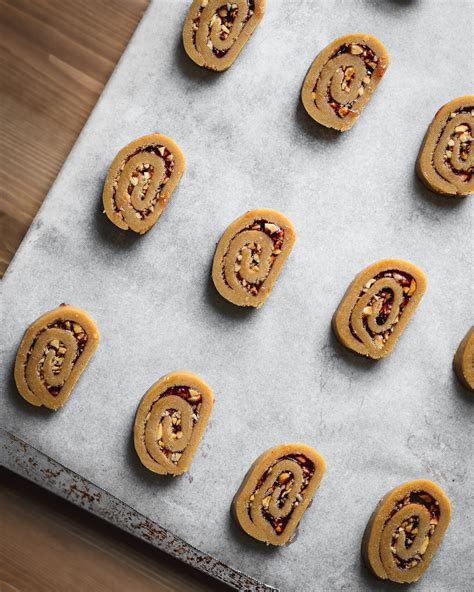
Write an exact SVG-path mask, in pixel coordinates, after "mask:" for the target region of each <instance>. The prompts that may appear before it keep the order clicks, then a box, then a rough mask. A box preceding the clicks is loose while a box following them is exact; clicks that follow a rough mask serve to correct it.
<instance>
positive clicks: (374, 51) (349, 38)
mask: <svg viewBox="0 0 474 592" xmlns="http://www.w3.org/2000/svg"><path fill="white" fill-rule="evenodd" d="M389 63H390V59H389V55H388V52H387V50H386V48H385V46H384V45H383V43H382V42H381V41H379V40H378V39H377V38H376V37H374V36H373V35H369V34H368V33H352V34H350V35H344V36H343V37H339V38H338V39H336V40H335V41H332V42H331V43H330V44H329V45H328V46H327V47H325V48H324V49H323V50H322V51H321V52H320V53H319V54H318V55H317V56H316V58H315V60H314V62H313V63H312V64H311V66H310V68H309V70H308V73H307V74H306V78H305V79H304V82H303V88H302V89H301V100H302V102H303V105H304V108H305V109H306V111H307V112H308V115H310V117H312V118H313V119H314V120H315V121H317V122H318V123H320V124H321V125H324V126H325V127H330V128H333V129H335V130H338V131H341V132H344V131H346V130H348V129H350V128H351V127H352V126H353V125H354V123H355V122H356V120H357V118H358V117H359V115H360V114H361V112H362V109H363V108H364V107H365V105H366V104H367V101H368V100H369V98H370V96H371V95H372V93H373V92H374V91H375V89H376V88H377V86H378V84H379V82H380V80H381V78H382V76H383V75H384V74H385V72H386V70H387V68H388V65H389Z"/></svg>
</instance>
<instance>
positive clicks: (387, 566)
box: [362, 479, 451, 583]
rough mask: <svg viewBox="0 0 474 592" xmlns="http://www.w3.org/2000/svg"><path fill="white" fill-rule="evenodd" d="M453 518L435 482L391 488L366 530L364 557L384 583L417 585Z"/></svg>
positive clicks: (421, 480)
mask: <svg viewBox="0 0 474 592" xmlns="http://www.w3.org/2000/svg"><path fill="white" fill-rule="evenodd" d="M450 518H451V505H450V503H449V499H448V498H447V496H446V495H445V493H444V492H443V490H442V489H441V488H440V487H438V485H436V484H435V483H433V482H432V481H428V480H424V479H420V480H417V481H409V482H408V483H404V484H403V485H399V486H398V487H395V489H392V491H390V492H389V493H387V495H385V497H383V498H382V499H381V500H380V502H379V504H378V506H377V507H376V508H375V511H374V513H373V514H372V517H371V518H370V520H369V523H368V524H367V528H366V529H365V533H364V538H363V541H362V555H363V557H364V559H365V562H366V564H367V567H368V568H369V569H370V570H371V571H372V572H373V573H374V574H375V575H376V576H378V577H379V578H381V579H382V580H391V581H392V582H398V583H409V582H416V581H417V580H419V579H420V577H421V576H422V575H423V573H424V572H425V570H426V569H427V568H428V566H429V564H430V562H431V559H432V558H433V555H434V554H435V552H436V549H437V548H438V545H439V544H440V542H441V539H442V538H443V535H444V532H445V530H446V528H447V527H448V524H449V521H450Z"/></svg>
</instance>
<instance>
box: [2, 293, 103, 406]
mask: <svg viewBox="0 0 474 592" xmlns="http://www.w3.org/2000/svg"><path fill="white" fill-rule="evenodd" d="M98 342H99V332H98V330H97V327H96V325H95V323H94V321H93V320H92V319H91V318H90V316H89V315H88V314H87V313H86V312H84V311H83V310H81V309H80V308H76V307H75V306H70V305H67V304H62V305H61V306H59V307H58V308H55V309H54V310H51V311H50V312H47V313H45V314H44V315H42V316H41V317H39V319H37V320H36V321H35V322H34V323H32V324H31V325H30V326H29V327H28V329H27V330H26V332H25V334H24V336H23V339H22V340H21V343H20V347H19V348H18V353H17V355H16V360H15V370H14V375H15V382H16V386H17V388H18V391H19V393H20V395H21V396H22V397H23V398H24V399H25V400H26V401H28V403H31V404H32V405H36V406H37V407H41V405H44V406H45V407H48V408H49V409H58V408H59V407H61V406H62V405H64V403H65V402H66V399H67V398H68V397H69V394H70V392H71V390H72V388H73V387H74V385H75V384H76V382H77V380H78V378H79V376H80V375H81V372H82V371H83V370H84V368H85V367H86V366H87V364H88V362H89V360H90V358H91V356H92V354H93V353H94V351H95V349H96V347H97V344H98Z"/></svg>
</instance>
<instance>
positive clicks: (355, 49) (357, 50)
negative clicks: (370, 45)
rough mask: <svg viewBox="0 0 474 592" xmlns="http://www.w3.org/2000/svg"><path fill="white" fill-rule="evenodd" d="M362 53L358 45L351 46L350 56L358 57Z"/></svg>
mask: <svg viewBox="0 0 474 592" xmlns="http://www.w3.org/2000/svg"><path fill="white" fill-rule="evenodd" d="M363 51H364V50H363V49H362V47H361V46H360V45H351V54H352V55H359V54H361V53H362V52H363Z"/></svg>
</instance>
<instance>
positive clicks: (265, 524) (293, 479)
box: [232, 444, 326, 545]
mask: <svg viewBox="0 0 474 592" xmlns="http://www.w3.org/2000/svg"><path fill="white" fill-rule="evenodd" d="M325 470H326V463H325V462H324V459H323V457H322V456H321V455H320V454H319V453H318V452H316V450H314V449H313V448H311V447H310V446H307V445H306V444H279V445H278V446H275V447H273V448H270V449H269V450H267V451H266V452H264V453H263V454H262V455H261V456H259V457H258V458H257V460H256V461H255V462H254V463H253V465H252V466H251V467H250V470H249V472H248V473H247V475H246V476H245V478H244V481H243V483H242V485H241V486H240V489H239V490H238V491H237V493H236V494H235V497H234V500H233V502H232V510H233V513H234V516H235V519H236V520H237V522H238V523H239V525H240V526H241V527H242V529H243V530H244V531H245V532H246V533H247V534H248V535H250V536H251V537H253V538H254V539H257V540H258V541H263V542H264V543H267V544H268V545H284V544H285V543H286V542H288V540H289V539H290V537H291V535H292V534H293V532H294V530H295V528H296V527H297V526H298V523H299V521H300V520H301V517H302V515H303V513H304V511H305V510H306V508H307V507H308V505H309V503H310V502H311V500H312V498H313V495H314V493H315V491H316V489H317V488H318V486H319V483H320V481H321V479H322V477H323V475H324V472H325Z"/></svg>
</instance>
